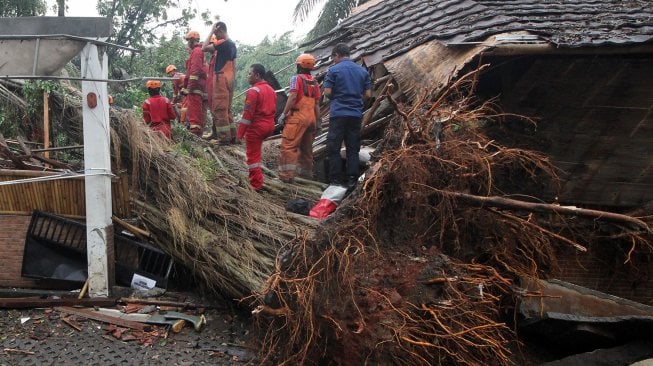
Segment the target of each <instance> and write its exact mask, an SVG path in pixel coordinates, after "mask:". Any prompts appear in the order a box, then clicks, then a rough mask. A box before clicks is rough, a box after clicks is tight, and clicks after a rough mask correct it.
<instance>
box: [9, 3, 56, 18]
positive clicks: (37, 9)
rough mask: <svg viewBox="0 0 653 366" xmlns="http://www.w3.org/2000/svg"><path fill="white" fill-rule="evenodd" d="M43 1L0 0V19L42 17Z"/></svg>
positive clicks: (44, 9) (45, 7)
mask: <svg viewBox="0 0 653 366" xmlns="http://www.w3.org/2000/svg"><path fill="white" fill-rule="evenodd" d="M46 9H47V5H46V3H45V0H0V17H32V16H39V15H44V14H45V11H46Z"/></svg>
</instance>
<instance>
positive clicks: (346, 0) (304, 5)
mask: <svg viewBox="0 0 653 366" xmlns="http://www.w3.org/2000/svg"><path fill="white" fill-rule="evenodd" d="M368 1H369V0H326V3H325V4H324V7H323V8H322V11H321V12H320V15H319V17H318V19H317V22H316V23H315V26H314V27H313V29H311V31H310V32H309V33H308V36H307V38H308V39H314V38H317V37H319V36H320V35H322V34H325V33H328V32H329V31H331V29H333V27H335V26H336V25H338V22H340V21H341V20H343V19H345V18H347V17H348V16H349V14H351V10H352V9H353V8H355V7H356V6H358V5H361V4H364V3H366V2H368ZM323 2H324V0H299V2H298V3H297V5H296V6H295V12H294V14H293V17H294V19H295V21H303V20H306V18H307V17H308V15H309V14H310V13H311V11H312V10H313V9H314V8H315V6H316V5H318V4H320V3H323Z"/></svg>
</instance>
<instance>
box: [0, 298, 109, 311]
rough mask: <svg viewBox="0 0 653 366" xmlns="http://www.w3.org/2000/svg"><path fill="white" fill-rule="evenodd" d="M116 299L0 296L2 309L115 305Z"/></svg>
mask: <svg viewBox="0 0 653 366" xmlns="http://www.w3.org/2000/svg"><path fill="white" fill-rule="evenodd" d="M114 305H116V299H115V298H110V297H95V298H84V299H77V298H62V299H39V298H25V297H18V298H0V308H1V309H31V308H50V307H54V306H87V307H93V306H114Z"/></svg>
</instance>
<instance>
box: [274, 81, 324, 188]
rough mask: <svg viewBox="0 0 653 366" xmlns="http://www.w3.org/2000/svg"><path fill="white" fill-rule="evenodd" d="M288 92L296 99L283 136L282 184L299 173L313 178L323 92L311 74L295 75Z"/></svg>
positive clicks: (280, 175) (280, 162)
mask: <svg viewBox="0 0 653 366" xmlns="http://www.w3.org/2000/svg"><path fill="white" fill-rule="evenodd" d="M289 92H290V93H295V94H296V99H295V105H294V106H293V107H292V109H291V111H290V115H289V116H288V117H286V121H285V125H284V127H283V132H282V134H281V138H282V140H281V155H280V156H279V178H280V179H281V180H283V181H291V180H292V179H293V178H294V177H295V174H297V173H299V175H301V176H305V177H308V178H312V175H313V140H315V130H316V128H315V127H316V121H317V118H318V116H316V113H317V112H316V106H317V103H318V101H319V100H320V88H319V86H318V85H317V82H316V81H315V79H313V77H312V76H311V75H310V74H298V75H293V77H292V78H291V79H290V89H289Z"/></svg>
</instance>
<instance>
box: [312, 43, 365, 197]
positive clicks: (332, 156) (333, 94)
mask: <svg viewBox="0 0 653 366" xmlns="http://www.w3.org/2000/svg"><path fill="white" fill-rule="evenodd" d="M349 54H350V50H349V46H347V45H346V44H344V43H338V44H337V45H336V46H335V47H334V48H333V50H332V51H331V58H332V59H333V63H334V65H333V66H331V67H330V68H329V71H328V72H327V75H326V78H325V79H324V84H323V85H324V95H325V96H326V97H327V98H329V99H331V109H330V113H329V132H328V133H327V155H328V156H329V177H330V182H331V183H334V184H344V183H346V184H347V185H348V187H349V188H353V187H354V186H355V185H356V180H357V178H358V152H359V151H360V146H361V144H360V133H361V120H362V117H363V104H364V102H365V101H366V100H367V99H368V98H370V97H371V96H372V80H371V79H370V74H369V73H368V72H367V70H366V69H365V68H363V67H362V66H360V65H358V64H356V63H355V62H353V61H352V60H350V59H349ZM343 141H344V142H345V148H346V151H347V168H346V172H345V173H346V181H345V177H344V176H343V169H342V159H341V158H340V146H341V145H342V142H343Z"/></svg>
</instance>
